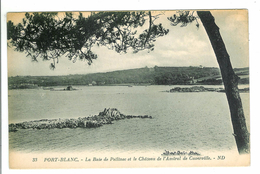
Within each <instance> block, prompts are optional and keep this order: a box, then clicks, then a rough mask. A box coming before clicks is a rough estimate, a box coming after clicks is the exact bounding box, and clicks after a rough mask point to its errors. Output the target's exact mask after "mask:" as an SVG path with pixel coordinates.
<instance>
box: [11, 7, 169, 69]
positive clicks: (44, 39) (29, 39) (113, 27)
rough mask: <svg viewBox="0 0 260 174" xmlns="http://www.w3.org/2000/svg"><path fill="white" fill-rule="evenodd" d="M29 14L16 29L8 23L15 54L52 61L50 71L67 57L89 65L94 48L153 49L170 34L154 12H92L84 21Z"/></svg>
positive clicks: (78, 17)
mask: <svg viewBox="0 0 260 174" xmlns="http://www.w3.org/2000/svg"><path fill="white" fill-rule="evenodd" d="M60 16H61V14H59V13H45V12H44V13H26V14H25V18H23V22H22V23H19V24H17V25H14V24H13V22H12V21H8V23H7V27H8V40H9V44H11V45H12V46H14V47H15V50H16V51H20V52H26V54H27V56H30V57H31V58H32V60H33V61H38V58H42V59H43V60H53V63H51V66H50V67H51V68H52V69H54V68H55V63H56V62H57V63H58V60H59V59H58V58H59V57H61V56H62V55H66V56H67V57H68V58H69V59H70V60H72V61H73V62H75V61H76V60H77V59H80V60H87V61H88V63H89V64H91V63H92V60H93V59H96V58H97V54H95V53H94V52H93V51H92V50H91V49H92V47H93V46H94V45H98V46H100V45H101V46H106V47H108V48H109V49H114V50H115V51H116V52H118V53H121V52H124V53H126V52H127V51H128V50H130V49H131V50H132V51H134V52H135V53H136V52H138V51H140V50H144V49H149V50H153V49H154V44H153V43H154V42H155V40H156V38H158V37H161V36H164V35H166V34H167V33H168V32H169V30H167V29H165V28H163V27H162V24H155V23H154V21H155V19H156V18H157V16H152V14H151V12H143V11H138V12H96V13H95V12H93V13H91V15H89V16H87V17H85V16H83V14H82V13H79V15H78V16H77V17H75V15H73V14H72V13H65V16H64V17H60ZM146 21H148V22H149V27H148V28H147V29H145V30H144V31H143V32H142V33H138V31H137V28H138V27H142V26H143V25H144V24H145V22H146Z"/></svg>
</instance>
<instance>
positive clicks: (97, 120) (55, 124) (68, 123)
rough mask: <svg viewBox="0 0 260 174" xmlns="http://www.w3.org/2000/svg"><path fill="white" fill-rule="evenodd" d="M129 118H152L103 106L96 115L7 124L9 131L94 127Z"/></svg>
mask: <svg viewBox="0 0 260 174" xmlns="http://www.w3.org/2000/svg"><path fill="white" fill-rule="evenodd" d="M130 118H150V119H151V118H152V116H148V115H143V116H141V115H139V116H134V115H124V114H121V113H120V112H119V111H118V110H117V109H116V108H108V109H107V108H105V109H104V111H103V112H100V113H99V114H98V115H94V116H90V117H84V118H78V119H41V120H34V121H26V122H22V123H11V124H9V132H17V131H18V130H19V129H54V128H58V129H62V128H78V127H79V128H96V127H100V126H102V125H104V124H113V121H114V120H122V119H130Z"/></svg>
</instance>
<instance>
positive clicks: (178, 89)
mask: <svg viewBox="0 0 260 174" xmlns="http://www.w3.org/2000/svg"><path fill="white" fill-rule="evenodd" d="M166 92H170V93H174V92H225V89H223V88H205V87H204V86H192V87H185V88H181V87H175V88H172V89H170V91H166ZM239 92H240V93H242V92H249V88H244V89H239Z"/></svg>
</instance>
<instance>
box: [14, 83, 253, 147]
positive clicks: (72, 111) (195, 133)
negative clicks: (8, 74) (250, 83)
mask: <svg viewBox="0 0 260 174" xmlns="http://www.w3.org/2000/svg"><path fill="white" fill-rule="evenodd" d="M173 87H174V86H147V87H145V86H138V87H137V86H134V87H132V88H129V87H125V86H121V87H120V86H117V87H77V88H80V89H81V90H78V91H48V90H41V89H39V90H11V91H9V95H10V97H9V122H10V123H13V122H21V121H27V120H36V119H43V118H77V117H85V116H89V115H94V114H98V113H99V112H101V111H103V109H104V108H112V107H115V108H118V109H119V111H120V112H121V113H123V114H126V115H128V114H131V115H151V116H153V119H125V120H120V121H114V124H112V125H103V126H102V127H99V128H93V129H82V128H77V129H67V128H66V129H52V130H19V131H18V132H15V133H13V132H11V133H9V144H10V148H11V149H13V150H18V151H23V152H37V151H56V152H58V151H70V152H71V151H75V152H77V151H84V150H88V151H100V152H102V151H109V150H117V151H122V152H124V151H134V150H137V151H150V150H151V151H160V152H163V151H164V150H165V149H167V150H171V151H176V150H186V151H189V150H194V151H202V150H203V151H207V150H210V151H222V150H235V149H236V147H235V140H234V137H233V135H232V127H231V121H230V116H229V108H228V104H227V101H226V96H225V94H224V93H217V92H204V93H166V92H162V91H166V90H169V89H171V88H173ZM241 98H242V101H243V107H244V112H245V114H246V117H247V122H248V124H249V94H248V93H243V94H241Z"/></svg>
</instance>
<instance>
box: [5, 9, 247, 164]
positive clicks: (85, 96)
mask: <svg viewBox="0 0 260 174" xmlns="http://www.w3.org/2000/svg"><path fill="white" fill-rule="evenodd" d="M238 24H239V25H238ZM220 31H221V32H220ZM7 42H8V43H7V44H8V50H7V56H8V110H9V118H8V121H9V123H8V128H9V165H10V168H17V169H20V168H53V167H62V168H67V167H87V168H92V167H94V168H95V167H98V168H102V167H115V166H118V163H119V162H120V166H121V167H138V165H140V162H141V163H143V164H144V165H145V166H149V167H155V166H165V167H172V166H248V165H249V164H250V113H249V90H250V89H249V53H248V52H249V50H248V49H249V46H248V44H249V42H248V11H247V10H245V9H241V10H201V11H200V10H198V11H190V10H176V11H91V12H25V13H8V14H7ZM234 159H236V160H235V161H234ZM120 166H118V167H120Z"/></svg>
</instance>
